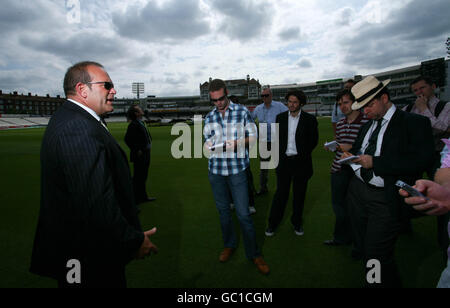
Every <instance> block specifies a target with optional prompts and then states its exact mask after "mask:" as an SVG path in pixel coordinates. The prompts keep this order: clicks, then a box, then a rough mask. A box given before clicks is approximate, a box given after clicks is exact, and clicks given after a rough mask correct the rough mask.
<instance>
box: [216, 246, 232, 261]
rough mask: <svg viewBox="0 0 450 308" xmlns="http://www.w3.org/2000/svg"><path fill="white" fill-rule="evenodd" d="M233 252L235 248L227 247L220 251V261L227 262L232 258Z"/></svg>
mask: <svg viewBox="0 0 450 308" xmlns="http://www.w3.org/2000/svg"><path fill="white" fill-rule="evenodd" d="M233 252H234V249H233V248H225V249H224V250H223V251H222V252H221V253H220V256H219V261H220V262H227V261H228V260H229V259H230V257H231V255H232V254H233Z"/></svg>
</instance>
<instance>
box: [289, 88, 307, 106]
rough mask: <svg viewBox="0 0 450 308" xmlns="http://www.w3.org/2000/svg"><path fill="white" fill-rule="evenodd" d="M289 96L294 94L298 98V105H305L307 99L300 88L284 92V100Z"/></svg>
mask: <svg viewBox="0 0 450 308" xmlns="http://www.w3.org/2000/svg"><path fill="white" fill-rule="evenodd" d="M289 96H295V97H296V98H297V99H298V100H299V102H300V106H305V105H306V102H307V100H308V99H307V97H306V95H305V93H304V92H303V91H302V90H293V91H289V92H288V94H286V96H285V98H286V101H287V100H289Z"/></svg>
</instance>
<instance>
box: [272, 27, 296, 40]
mask: <svg viewBox="0 0 450 308" xmlns="http://www.w3.org/2000/svg"><path fill="white" fill-rule="evenodd" d="M278 36H279V37H280V38H281V39H282V40H283V41H289V40H297V39H300V37H301V31H300V27H290V28H287V29H284V30H282V31H281V32H280V33H279V34H278Z"/></svg>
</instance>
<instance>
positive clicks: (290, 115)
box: [289, 109, 302, 119]
mask: <svg viewBox="0 0 450 308" xmlns="http://www.w3.org/2000/svg"><path fill="white" fill-rule="evenodd" d="M301 114H302V110H301V109H300V111H299V112H298V114H297V116H296V117H294V116H293V115H292V113H291V112H290V111H289V117H290V118H294V119H297V118H300V115H301Z"/></svg>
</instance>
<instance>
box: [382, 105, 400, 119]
mask: <svg viewBox="0 0 450 308" xmlns="http://www.w3.org/2000/svg"><path fill="white" fill-rule="evenodd" d="M395 110H397V107H395V105H394V104H392V106H391V108H389V110H388V111H387V112H386V114H385V115H384V116H383V120H387V121H388V122H389V121H390V120H391V119H392V116H393V115H394V113H395Z"/></svg>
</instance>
